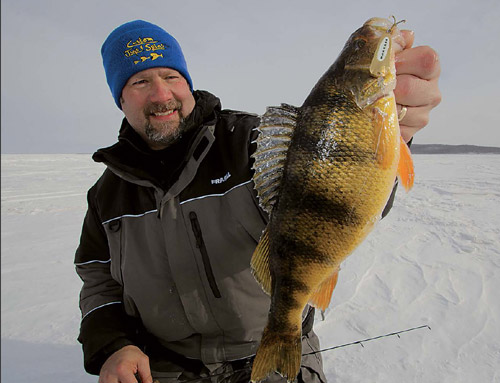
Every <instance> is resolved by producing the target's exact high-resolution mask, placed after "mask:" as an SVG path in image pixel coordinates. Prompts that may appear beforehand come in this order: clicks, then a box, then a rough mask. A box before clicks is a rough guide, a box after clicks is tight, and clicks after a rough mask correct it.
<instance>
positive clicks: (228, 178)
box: [75, 91, 324, 378]
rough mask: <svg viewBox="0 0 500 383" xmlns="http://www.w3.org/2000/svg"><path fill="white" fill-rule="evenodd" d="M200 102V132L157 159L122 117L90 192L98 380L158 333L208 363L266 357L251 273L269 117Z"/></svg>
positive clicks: (91, 320)
mask: <svg viewBox="0 0 500 383" xmlns="http://www.w3.org/2000/svg"><path fill="white" fill-rule="evenodd" d="M195 96H196V100H197V102H196V107H195V110H194V111H193V113H192V114H191V115H190V117H189V118H190V119H191V121H190V123H191V124H194V126H197V128H195V129H193V130H192V133H191V134H190V135H188V137H185V138H183V139H182V140H181V142H180V143H179V144H178V145H177V146H176V147H174V148H171V150H169V151H165V152H164V153H162V152H152V151H151V150H149V149H148V148H147V147H146V145H145V144H144V142H142V140H141V139H140V138H139V136H138V135H137V134H136V133H135V132H134V131H133V129H132V128H131V127H130V126H129V125H128V123H127V122H126V120H124V123H123V125H122V129H121V132H120V137H119V142H118V143H117V144H115V145H113V146H111V147H109V148H106V149H101V150H99V151H97V152H96V153H95V154H94V156H93V158H94V160H95V161H98V162H103V163H104V164H105V165H106V166H107V169H106V170H105V172H104V174H103V175H102V176H101V178H100V179H99V180H98V181H97V183H96V184H95V185H94V186H93V187H92V188H91V189H90V190H89V192H88V211H87V215H86V217H85V221H84V224H83V230H82V235H81V240H80V245H79V247H78V249H77V252H76V260H75V263H76V270H77V272H78V274H79V276H80V277H81V279H82V280H83V288H82V290H81V294H80V308H81V311H82V315H83V319H82V323H81V329H80V336H79V341H80V342H81V343H82V344H83V350H84V358H85V367H86V369H87V371H88V372H90V373H93V374H98V373H99V370H100V368H101V366H102V364H103V362H104V361H105V359H106V358H107V357H108V356H109V355H110V354H111V353H112V352H114V351H116V350H117V349H119V348H121V347H123V346H125V345H127V344H142V343H141V342H143V340H144V339H146V338H147V336H151V335H152V337H153V338H155V339H156V340H158V341H159V343H161V345H162V346H164V347H166V348H168V349H169V350H172V351H174V352H175V353H177V354H180V355H182V356H184V357H187V358H190V359H191V358H192V359H197V360H200V361H201V362H202V363H204V364H207V365H209V364H213V363H219V362H225V361H232V360H238V359H242V358H247V357H249V356H252V355H254V354H255V352H256V350H257V346H258V343H259V340H260V336H261V332H262V329H263V327H264V326H265V324H266V321H267V313H268V309H269V303H270V299H269V297H268V296H267V295H266V294H265V293H264V292H263V291H262V289H261V287H260V286H259V285H258V284H257V283H256V281H255V279H254V277H253V276H252V274H251V272H250V268H249V264H250V258H251V256H252V253H253V251H254V249H255V247H256V244H257V242H258V240H259V238H260V235H261V233H262V230H263V229H264V227H265V225H266V223H267V217H266V215H265V213H263V211H262V210H261V209H260V208H259V205H258V201H257V199H256V195H255V192H254V190H253V183H252V181H251V177H252V170H251V159H250V154H251V152H252V150H254V148H253V147H252V144H251V142H252V141H253V140H254V139H255V135H256V134H257V133H256V131H255V130H254V128H255V127H256V126H257V125H258V123H259V118H258V117H257V116H254V115H250V114H247V113H241V112H235V111H227V110H221V108H220V102H219V100H218V99H217V98H216V97H215V96H213V95H211V94H209V93H207V92H199V91H198V92H195ZM182 153H184V155H182ZM185 153H187V155H186V154H185ZM145 334H147V336H146V335H145ZM311 339H312V338H311ZM304 341H305V342H306V343H307V342H308V343H307V344H305V349H306V350H311V351H312V350H313V349H314V348H317V347H318V345H317V342H316V341H315V340H314V339H312V340H311V341H309V338H308V337H304ZM311 342H313V343H314V342H316V343H315V344H314V345H312V346H311V344H310V343H311ZM308 359H309V361H305V365H309V367H308V368H309V369H312V370H313V371H314V370H319V372H318V371H316V374H319V375H321V377H323V378H324V376H323V373H322V372H321V366H320V358H319V357H317V356H310V357H308ZM319 375H318V376H319Z"/></svg>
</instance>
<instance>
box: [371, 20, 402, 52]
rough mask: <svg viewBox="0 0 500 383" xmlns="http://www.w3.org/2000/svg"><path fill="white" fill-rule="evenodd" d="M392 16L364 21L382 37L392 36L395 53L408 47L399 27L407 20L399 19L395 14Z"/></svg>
mask: <svg viewBox="0 0 500 383" xmlns="http://www.w3.org/2000/svg"><path fill="white" fill-rule="evenodd" d="M390 18H391V19H392V20H390V19H385V18H382V17H372V18H371V19H369V20H367V21H366V22H365V23H364V26H368V27H370V28H371V29H372V30H374V31H375V33H376V34H377V35H379V36H380V37H382V36H383V35H387V34H389V35H390V36H391V40H392V43H393V44H394V46H393V49H394V53H399V52H401V51H402V50H403V49H405V48H406V42H405V39H404V38H403V36H402V34H401V31H400V29H399V28H398V25H399V24H402V23H404V22H406V20H400V21H397V19H396V17H394V16H390Z"/></svg>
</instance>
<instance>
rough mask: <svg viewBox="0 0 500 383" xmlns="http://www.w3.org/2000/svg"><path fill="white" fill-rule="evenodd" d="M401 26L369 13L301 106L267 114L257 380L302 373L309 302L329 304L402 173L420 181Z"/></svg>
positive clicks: (260, 178)
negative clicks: (407, 128) (264, 303)
mask: <svg viewBox="0 0 500 383" xmlns="http://www.w3.org/2000/svg"><path fill="white" fill-rule="evenodd" d="M397 24H398V23H397V22H396V20H395V19H394V21H390V20H388V19H381V18H373V19H370V20H368V21H367V22H366V23H365V24H364V25H363V26H362V27H361V28H359V29H358V30H357V31H356V32H354V33H353V34H352V35H351V36H350V38H349V40H348V41H347V43H346V45H345V47H344V49H343V50H342V52H341V54H340V56H339V57H338V58H337V60H336V61H335V63H334V64H333V65H332V66H331V67H330V68H329V69H328V70H327V72H326V73H325V74H324V75H323V76H322V77H321V79H320V80H319V81H318V83H317V84H316V85H315V87H314V88H313V90H312V91H311V93H310V94H309V96H308V97H307V99H306V100H305V101H304V104H303V105H302V106H301V107H300V108H296V107H293V106H290V105H285V104H283V105H281V106H280V107H271V108H268V110H267V112H266V113H265V114H264V116H263V117H262V121H261V125H260V127H259V130H260V132H261V133H260V135H259V138H258V139H257V150H256V152H255V154H254V158H255V163H254V169H255V175H254V182H255V185H256V189H257V192H258V194H259V198H260V202H261V204H262V206H263V208H264V209H266V210H267V211H268V212H270V214H271V218H270V222H269V224H268V226H267V228H266V229H265V231H264V233H263V234H262V237H261V240H260V242H259V244H258V246H257V248H256V250H255V252H254V255H253V257H252V270H253V272H254V275H255V278H256V279H257V281H258V282H259V283H260V284H261V285H262V287H263V289H264V290H265V291H266V292H267V293H268V294H270V295H271V307H270V311H269V317H268V322H267V326H266V328H265V329H264V332H263V334H262V340H261V344H260V347H259V349H258V351H257V355H256V358H255V361H254V364H253V369H252V376H251V379H252V381H254V382H255V381H261V380H263V379H265V378H266V377H267V376H268V375H269V374H270V373H272V372H274V371H278V372H279V373H280V374H281V375H283V376H285V377H286V378H287V379H288V381H293V380H294V379H295V377H296V376H297V374H298V372H299V369H300V363H301V320H302V318H301V314H302V311H303V309H304V307H305V306H306V305H307V304H308V303H309V304H311V305H313V306H315V307H318V308H320V309H322V310H325V309H326V308H327V307H328V305H329V303H330V299H331V295H332V291H333V289H334V287H335V284H336V281H337V273H338V270H339V266H340V264H341V262H342V261H343V260H344V259H345V258H346V257H347V256H348V255H349V254H350V253H351V252H352V251H353V250H354V249H355V248H356V247H357V246H358V245H359V244H360V243H361V241H362V240H363V239H364V238H365V236H366V235H367V234H368V232H369V231H370V230H371V229H372V227H373V225H374V224H375V222H376V221H377V220H378V219H379V218H380V215H381V213H382V210H383V208H384V207H385V205H386V203H387V200H388V198H389V196H390V194H391V191H392V189H393V186H394V182H395V179H396V176H397V175H399V178H400V182H401V183H402V184H403V186H404V187H405V188H406V189H407V190H408V189H409V188H411V186H412V184H413V165H412V162H411V157H410V153H409V150H408V147H407V146H406V144H405V142H404V141H402V139H401V136H400V132H399V123H398V117H397V112H396V103H395V100H394V93H393V89H394V87H395V83H396V70H395V60H394V54H395V52H397V51H398V50H402V49H403V48H404V47H403V44H404V39H403V38H402V37H401V34H400V31H399V30H398V28H397Z"/></svg>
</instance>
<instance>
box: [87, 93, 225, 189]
mask: <svg viewBox="0 0 500 383" xmlns="http://www.w3.org/2000/svg"><path fill="white" fill-rule="evenodd" d="M194 96H195V100H196V104H195V107H194V109H193V111H192V112H191V114H190V115H189V116H188V117H187V119H186V123H187V124H188V126H190V129H188V133H187V134H185V135H184V136H183V137H182V138H181V139H180V140H179V141H178V142H176V143H174V144H172V145H171V146H169V147H168V148H166V149H163V150H152V149H150V148H149V147H148V145H147V144H146V143H145V142H144V140H143V139H142V138H141V137H140V136H139V134H137V133H136V132H135V131H134V129H133V128H132V127H131V126H130V124H129V123H128V121H127V120H126V119H123V122H122V125H121V128H120V133H119V136H118V142H117V143H116V144H114V145H113V146H110V147H107V148H102V149H99V150H98V151H97V152H96V153H94V155H93V157H92V158H93V159H94V161H96V162H103V163H104V164H105V165H106V166H107V167H108V168H109V169H111V170H112V171H113V172H114V173H115V174H117V175H119V176H120V177H122V178H124V179H127V180H128V181H132V182H135V183H140V184H144V183H146V184H151V185H154V186H156V187H160V188H162V189H164V190H165V189H167V188H168V187H170V186H171V185H172V184H173V183H174V182H175V181H176V179H177V178H176V177H178V175H179V173H180V171H181V170H182V168H183V166H184V165H185V164H186V163H187V161H188V159H189V158H188V157H189V156H188V154H189V153H190V152H192V150H190V148H191V147H192V146H193V144H194V142H195V141H196V137H198V136H199V133H200V130H201V129H202V128H203V127H204V126H210V125H215V122H216V120H217V115H218V113H219V112H220V110H221V103H220V100H219V99H218V98H217V97H215V96H214V95H212V94H211V93H209V92H206V91H195V92H194Z"/></svg>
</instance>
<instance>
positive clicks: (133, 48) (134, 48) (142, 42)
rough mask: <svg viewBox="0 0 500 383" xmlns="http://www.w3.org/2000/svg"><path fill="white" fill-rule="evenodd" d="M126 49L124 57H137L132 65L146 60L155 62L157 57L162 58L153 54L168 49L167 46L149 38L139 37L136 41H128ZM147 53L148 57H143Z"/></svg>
mask: <svg viewBox="0 0 500 383" xmlns="http://www.w3.org/2000/svg"><path fill="white" fill-rule="evenodd" d="M127 48H128V49H126V50H125V52H124V54H125V57H127V58H128V57H133V56H137V60H134V64H138V63H141V62H144V61H146V60H156V59H157V58H159V57H163V54H162V53H160V54H158V53H155V51H163V50H165V49H166V48H168V45H166V44H164V43H161V42H158V41H156V40H154V39H153V38H151V37H139V38H138V39H137V40H135V41H133V40H130V41H129V42H128V43H127ZM146 52H149V55H147V54H146V55H144V54H145V53H146Z"/></svg>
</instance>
